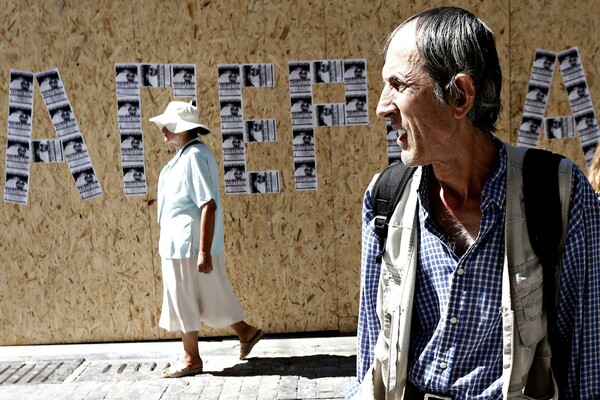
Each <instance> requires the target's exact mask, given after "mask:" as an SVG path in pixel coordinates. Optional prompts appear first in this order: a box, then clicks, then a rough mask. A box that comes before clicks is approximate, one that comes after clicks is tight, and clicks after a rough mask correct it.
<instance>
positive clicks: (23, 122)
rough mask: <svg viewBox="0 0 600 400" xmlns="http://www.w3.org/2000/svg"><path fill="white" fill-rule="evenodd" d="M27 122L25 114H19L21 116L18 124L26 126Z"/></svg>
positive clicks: (27, 117) (27, 118)
mask: <svg viewBox="0 0 600 400" xmlns="http://www.w3.org/2000/svg"><path fill="white" fill-rule="evenodd" d="M27 120H29V115H27V114H25V113H21V115H19V122H20V123H22V124H26V123H27Z"/></svg>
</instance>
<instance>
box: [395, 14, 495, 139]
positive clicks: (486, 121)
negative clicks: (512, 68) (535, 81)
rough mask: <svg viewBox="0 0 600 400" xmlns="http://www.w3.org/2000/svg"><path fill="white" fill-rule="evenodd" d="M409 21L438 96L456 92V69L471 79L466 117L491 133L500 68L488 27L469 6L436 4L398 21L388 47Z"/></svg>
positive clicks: (445, 99)
mask: <svg viewBox="0 0 600 400" xmlns="http://www.w3.org/2000/svg"><path fill="white" fill-rule="evenodd" d="M412 21H415V26H416V37H417V43H416V44H417V49H418V51H419V56H420V57H421V59H422V61H423V66H424V68H425V70H426V71H427V73H428V74H429V76H430V77H431V79H432V81H433V86H434V93H435V96H436V98H437V99H438V101H439V102H440V103H442V104H446V105H449V104H450V102H453V101H455V100H456V99H457V98H459V97H460V96H461V93H460V88H458V87H457V85H456V84H455V81H454V79H455V77H456V75H457V74H460V73H464V74H467V75H469V76H470V77H471V79H472V80H473V82H474V84H475V100H474V103H473V108H472V109H471V110H470V111H469V113H468V114H467V118H468V119H469V121H471V123H472V124H473V125H474V126H475V127H476V128H478V129H480V130H482V131H484V132H489V133H494V132H495V131H496V122H497V120H498V118H499V116H500V112H501V111H502V102H501V100H500V91H501V89H502V70H501V68H500V61H499V59H498V53H497V51H496V42H495V40H494V34H493V32H492V30H491V29H490V28H488V26H487V25H486V24H485V23H484V22H483V21H481V20H480V19H479V18H477V17H476V16H475V15H473V14H472V13H470V12H469V11H467V10H463V9H461V8H456V7H441V8H434V9H431V10H427V11H424V12H422V13H419V14H416V15H413V16H412V17H410V18H408V19H407V20H406V21H404V22H403V23H402V24H400V25H399V26H398V27H397V28H396V29H395V30H394V31H393V32H392V33H391V34H390V35H389V37H388V40H387V43H386V46H385V50H386V51H387V48H388V47H389V45H390V42H391V40H392V39H393V37H394V36H395V34H396V33H397V32H398V31H399V30H400V29H401V28H402V27H403V26H405V25H406V24H408V23H409V22H412Z"/></svg>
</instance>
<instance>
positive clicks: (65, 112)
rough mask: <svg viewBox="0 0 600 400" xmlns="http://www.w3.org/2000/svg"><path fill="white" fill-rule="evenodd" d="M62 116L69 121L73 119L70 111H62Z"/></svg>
mask: <svg viewBox="0 0 600 400" xmlns="http://www.w3.org/2000/svg"><path fill="white" fill-rule="evenodd" d="M60 116H61V118H62V119H63V121H68V120H70V119H71V113H70V112H69V111H62V112H61V113H60Z"/></svg>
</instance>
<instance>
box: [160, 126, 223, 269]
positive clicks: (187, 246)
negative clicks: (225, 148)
mask: <svg viewBox="0 0 600 400" xmlns="http://www.w3.org/2000/svg"><path fill="white" fill-rule="evenodd" d="M211 199H214V201H215V203H217V210H216V215H215V233H214V236H213V242H212V248H211V254H213V255H214V254H219V253H223V251H224V247H225V245H224V239H223V212H222V210H221V203H220V200H219V175H218V174H217V163H216V161H215V158H214V156H213V154H212V153H211V151H210V150H209V149H208V148H207V147H206V145H205V144H204V143H203V142H202V141H201V140H200V139H199V138H198V139H194V140H192V141H190V142H189V143H187V144H186V145H185V146H184V147H183V148H182V149H180V150H179V151H178V152H177V154H175V156H174V157H173V159H171V161H169V163H168V164H167V165H165V167H164V168H163V169H162V171H161V172H160V176H159V178H158V195H157V201H158V223H159V224H160V240H159V243H158V251H159V254H160V256H161V257H163V258H167V259H181V258H190V257H193V256H194V257H195V256H198V252H199V250H200V220H201V210H202V206H203V205H204V204H206V203H207V202H208V201H210V200H211Z"/></svg>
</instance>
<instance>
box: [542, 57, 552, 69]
mask: <svg viewBox="0 0 600 400" xmlns="http://www.w3.org/2000/svg"><path fill="white" fill-rule="evenodd" d="M544 68H545V69H551V68H552V61H551V60H549V59H547V58H544Z"/></svg>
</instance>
